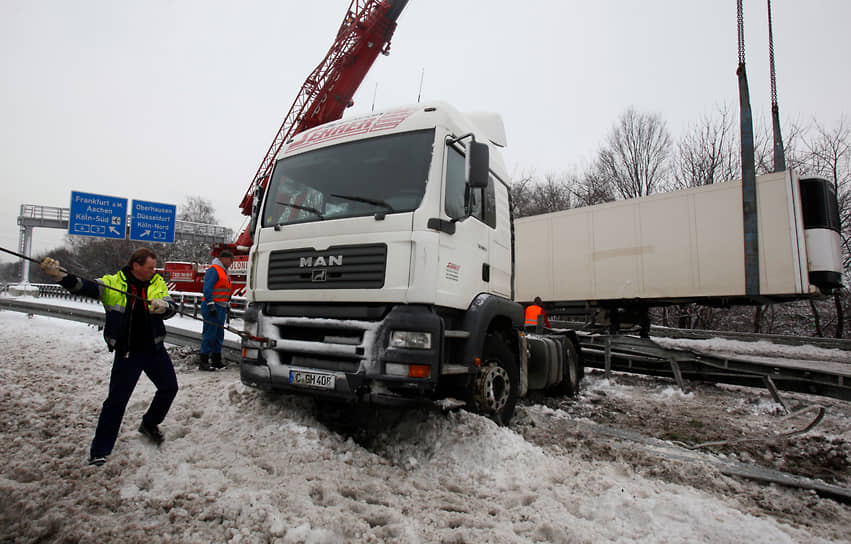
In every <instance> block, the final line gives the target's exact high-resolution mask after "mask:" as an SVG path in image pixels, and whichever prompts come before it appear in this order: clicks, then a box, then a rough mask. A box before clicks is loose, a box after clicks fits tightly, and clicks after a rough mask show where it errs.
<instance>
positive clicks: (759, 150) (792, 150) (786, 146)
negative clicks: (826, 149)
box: [731, 119, 807, 179]
mask: <svg viewBox="0 0 851 544" xmlns="http://www.w3.org/2000/svg"><path fill="white" fill-rule="evenodd" d="M806 132H807V130H806V128H805V127H804V126H802V125H801V124H800V123H797V122H794V121H788V120H787V121H786V124H785V125H784V128H783V133H784V134H785V138H784V139H783V151H784V155H785V157H786V168H791V169H793V170H796V171H800V170H801V168H802V167H803V166H804V164H805V163H806V153H804V152H802V150H801V146H802V145H805V144H804V139H805V137H806ZM737 145H738V144H737ZM754 168H755V169H756V173H757V175H762V174H770V173H771V172H774V136H773V134H772V128H771V126H770V124H768V123H766V122H765V121H764V120H763V119H760V120H759V122H758V124H757V127H756V128H755V129H754ZM741 177H742V176H741V171H739V172H738V174H737V175H736V176H735V177H734V178H731V179H739V178H741Z"/></svg>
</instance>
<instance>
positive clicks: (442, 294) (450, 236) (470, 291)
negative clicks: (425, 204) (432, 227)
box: [437, 146, 494, 309]
mask: <svg viewBox="0 0 851 544" xmlns="http://www.w3.org/2000/svg"><path fill="white" fill-rule="evenodd" d="M444 166H445V169H444V180H443V181H444V184H443V187H444V191H443V197H444V198H443V213H444V214H445V215H446V216H448V217H449V219H450V221H453V224H454V232H441V233H440V248H439V251H438V262H439V269H438V278H437V304H438V305H441V306H448V307H452V308H462V309H466V308H467V307H469V305H470V303H471V302H472V301H473V299H474V298H475V297H476V296H477V295H478V294H480V293H487V292H489V291H490V287H489V284H490V275H491V270H490V246H491V237H492V231H493V230H494V229H493V228H492V227H491V226H489V225H488V224H487V222H486V219H487V206H486V205H485V201H486V199H485V194H486V193H485V191H486V190H485V189H484V188H478V189H471V188H469V187H467V185H466V182H465V178H464V155H463V153H462V152H461V151H459V150H458V149H456V148H455V147H454V146H447V148H446V160H445V161H444ZM450 230H451V229H450Z"/></svg>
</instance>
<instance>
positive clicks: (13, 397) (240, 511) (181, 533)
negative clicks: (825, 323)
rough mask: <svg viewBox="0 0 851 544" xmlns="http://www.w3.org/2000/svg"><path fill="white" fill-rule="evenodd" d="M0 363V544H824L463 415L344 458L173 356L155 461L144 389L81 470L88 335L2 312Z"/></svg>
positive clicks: (265, 399) (342, 442) (89, 392)
mask: <svg viewBox="0 0 851 544" xmlns="http://www.w3.org/2000/svg"><path fill="white" fill-rule="evenodd" d="M182 353H183V354H182ZM0 354H2V355H0V358H2V359H0V361H2V364H0V414H2V415H1V416H0V440H2V444H3V448H2V450H0V451H2V453H0V542H197V543H204V544H206V543H210V542H232V543H240V542H251V543H253V542H257V543H261V542H264V543H265V542H280V543H297V542H305V543H326V542H327V543H337V542H358V543H360V542H423V543H427V542H470V543H478V542H492V543H513V542H588V543H596V542H623V543H628V542H715V543H723V542H729V543H739V542H749V543H759V542H765V543H784V542H826V541H825V540H823V539H821V538H819V537H818V536H816V535H815V534H813V533H811V532H810V531H809V530H808V529H807V528H806V527H803V526H802V527H792V526H790V525H786V524H784V523H780V522H778V521H776V520H775V519H772V518H770V517H756V516H753V515H750V514H745V513H742V512H740V511H739V510H738V509H737V508H736V506H735V501H734V500H731V499H729V498H725V497H719V496H717V495H713V494H710V493H707V492H705V491H701V490H698V489H695V488H692V487H689V486H685V485H678V484H674V483H669V482H666V481H664V480H663V479H655V478H652V477H648V476H646V475H642V474H640V473H638V472H636V471H634V470H632V469H631V468H630V466H629V465H628V464H625V463H623V462H619V461H617V460H606V461H603V460H595V459H593V458H592V459H589V458H587V456H583V455H582V454H581V452H577V451H575V450H574V451H560V450H559V448H542V447H540V446H538V445H533V444H532V443H530V442H528V441H527V440H525V439H524V438H523V436H521V434H518V433H517V432H516V431H514V430H512V429H511V428H501V427H498V426H496V425H495V424H494V423H492V422H491V421H489V420H487V419H484V418H481V417H479V416H475V415H470V414H468V413H466V412H463V411H462V412H457V413H454V414H449V415H442V414H435V413H431V414H425V413H422V412H411V413H409V414H406V415H405V416H404V417H402V418H401V419H399V420H397V421H395V422H394V423H393V424H392V425H390V426H389V427H386V428H384V429H383V430H380V431H377V432H376V434H375V436H373V437H372V438H371V439H370V440H368V441H362V442H356V441H354V440H353V439H352V438H347V437H346V436H343V435H341V434H339V433H338V432H336V431H334V430H332V429H331V428H329V427H328V426H327V425H325V424H324V423H322V422H321V421H320V420H319V419H317V418H316V417H315V408H314V405H313V403H312V402H311V401H309V400H306V399H300V398H290V397H270V396H266V395H264V394H262V393H259V392H257V391H255V390H253V389H249V388H246V387H244V386H242V385H241V384H240V382H239V375H238V371H237V369H236V368H234V367H231V368H229V369H227V370H226V371H224V372H219V373H212V374H211V373H202V372H198V371H197V370H195V365H194V362H193V360H192V358H191V355H187V356H184V354H185V352H178V351H175V353H174V360H175V364H176V367H177V370H178V381H179V383H180V386H181V390H180V392H179V393H178V396H177V399H176V400H175V403H174V405H173V407H172V410H171V412H170V414H169V416H168V418H167V419H166V421H165V422H164V423H163V424H162V425H161V429H162V430H163V432H164V433H165V436H166V441H165V443H164V444H163V445H162V447H161V448H156V447H154V446H152V445H151V444H150V443H148V442H146V441H145V440H143V439H142V437H141V436H140V435H139V434H138V433H137V431H136V427H137V424H138V422H139V420H140V418H141V416H142V414H143V413H144V411H145V409H146V408H147V404H148V402H149V401H150V398H151V396H152V394H153V386H152V385H151V384H150V382H149V381H148V380H147V378H146V377H145V376H144V375H143V376H142V378H141V379H140V382H139V385H138V386H137V388H136V391H135V393H134V396H133V398H132V399H131V401H130V404H129V406H128V409H127V413H126V415H125V419H124V425H123V427H122V431H121V434H120V436H119V441H118V443H117V446H116V448H115V451H114V452H113V455H112V456H111V457H110V459H109V461H108V462H107V464H106V465H104V466H103V467H99V468H97V467H89V466H87V465H86V458H87V454H88V446H89V442H90V440H91V438H92V435H93V432H94V427H95V422H96V418H97V415H98V411H99V408H100V404H101V402H103V400H104V398H105V397H106V392H107V385H108V380H109V370H110V365H111V356H110V354H109V353H108V352H107V350H106V348H105V345H104V343H103V341H102V339H101V335H100V333H99V332H98V331H97V330H96V329H95V328H94V327H90V326H86V325H83V324H79V323H74V322H67V321H61V320H58V319H51V318H45V317H38V316H36V317H33V318H27V316H26V315H23V314H18V313H13V312H5V311H0ZM607 387H611V386H607ZM677 398H678V397H677V396H672V397H671V402H676V401H677ZM526 409H528V408H526ZM563 415H564V414H563ZM361 443H365V444H369V447H364V446H362V445H360V444H361ZM693 470H698V471H699V470H700V468H699V467H697V468H694V469H693ZM840 508H844V507H840ZM822 534H823V533H822Z"/></svg>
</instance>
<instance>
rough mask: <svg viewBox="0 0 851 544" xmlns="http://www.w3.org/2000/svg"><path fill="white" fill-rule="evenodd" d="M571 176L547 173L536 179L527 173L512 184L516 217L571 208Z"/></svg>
mask: <svg viewBox="0 0 851 544" xmlns="http://www.w3.org/2000/svg"><path fill="white" fill-rule="evenodd" d="M569 184H570V177H569V176H566V175H562V176H557V175H556V174H546V175H545V176H544V178H543V179H542V180H536V179H535V178H534V176H533V174H526V175H524V176H522V177H521V178H520V179H519V180H517V181H515V182H514V183H512V185H511V194H512V206H513V210H514V216H515V217H526V216H528V215H538V214H541V213H551V212H557V211H560V210H566V209H568V208H570V203H571V202H570V188H569Z"/></svg>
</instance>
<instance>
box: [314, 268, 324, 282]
mask: <svg viewBox="0 0 851 544" xmlns="http://www.w3.org/2000/svg"><path fill="white" fill-rule="evenodd" d="M310 279H311V281H327V280H328V270H326V269H325V268H322V269H319V270H313V271H312V272H311V276H310Z"/></svg>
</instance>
